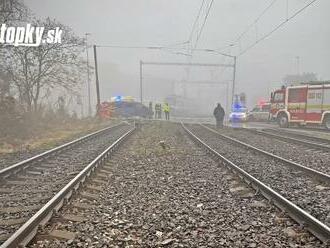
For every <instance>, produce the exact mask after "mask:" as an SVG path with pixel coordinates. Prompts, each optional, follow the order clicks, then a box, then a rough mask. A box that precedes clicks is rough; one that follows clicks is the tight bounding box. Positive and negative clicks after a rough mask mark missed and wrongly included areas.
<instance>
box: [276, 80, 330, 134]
mask: <svg viewBox="0 0 330 248" xmlns="http://www.w3.org/2000/svg"><path fill="white" fill-rule="evenodd" d="M270 114H271V118H272V119H274V120H276V121H277V122H278V124H279V126H280V127H288V126H289V125H290V124H293V123H294V124H299V125H307V124H314V125H315V124H317V125H324V126H325V127H326V128H327V129H330V82H311V83H308V84H301V85H298V86H289V87H282V88H281V89H279V90H275V91H274V92H273V93H272V95H271V109H270Z"/></svg>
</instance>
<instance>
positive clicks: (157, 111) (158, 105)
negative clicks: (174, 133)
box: [149, 102, 170, 120]
mask: <svg viewBox="0 0 330 248" xmlns="http://www.w3.org/2000/svg"><path fill="white" fill-rule="evenodd" d="M149 110H150V113H151V115H150V119H151V118H152V116H153V111H152V102H150V103H149ZM162 112H164V114H165V119H166V120H169V119H170V106H169V104H168V103H167V102H166V103H164V105H163V108H162V104H161V103H156V104H155V119H162Z"/></svg>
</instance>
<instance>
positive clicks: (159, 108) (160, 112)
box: [158, 103, 162, 119]
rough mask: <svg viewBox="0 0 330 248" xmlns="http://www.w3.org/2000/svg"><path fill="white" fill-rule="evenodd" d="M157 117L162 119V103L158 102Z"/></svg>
mask: <svg viewBox="0 0 330 248" xmlns="http://www.w3.org/2000/svg"><path fill="white" fill-rule="evenodd" d="M158 119H162V104H160V103H159V104H158Z"/></svg>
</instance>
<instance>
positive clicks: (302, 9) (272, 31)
mask: <svg viewBox="0 0 330 248" xmlns="http://www.w3.org/2000/svg"><path fill="white" fill-rule="evenodd" d="M316 1H318V0H312V1H311V2H309V3H308V4H306V5H305V6H304V7H302V8H301V9H299V10H298V11H296V12H295V13H294V14H293V15H291V16H290V17H289V18H287V19H286V20H284V21H283V22H281V23H280V24H279V25H277V26H276V27H275V28H274V29H273V30H271V31H270V32H268V33H267V34H265V35H264V36H262V37H261V38H259V39H257V40H256V41H255V43H253V44H251V45H250V46H248V47H247V48H246V49H244V50H243V51H242V52H240V53H239V54H238V56H241V55H243V54H244V53H246V52H247V51H249V50H250V49H251V48H253V47H254V46H255V45H257V44H258V43H260V42H261V41H263V40H265V39H266V38H268V37H269V36H271V35H272V34H273V33H274V32H276V31H277V30H278V29H280V28H281V27H282V26H284V25H285V24H286V23H287V22H289V21H290V20H292V19H293V18H295V17H296V16H297V15H299V14H300V13H301V12H303V11H304V10H305V9H307V8H308V7H309V6H311V5H312V4H313V3H315V2H316Z"/></svg>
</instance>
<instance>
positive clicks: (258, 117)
mask: <svg viewBox="0 0 330 248" xmlns="http://www.w3.org/2000/svg"><path fill="white" fill-rule="evenodd" d="M269 111H270V103H264V104H262V105H256V106H255V107H254V108H253V109H252V110H251V111H249V112H248V117H247V118H248V121H268V120H269V115H270V113H269Z"/></svg>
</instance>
